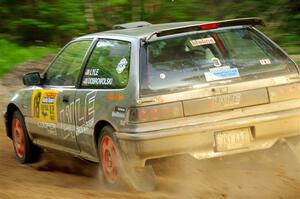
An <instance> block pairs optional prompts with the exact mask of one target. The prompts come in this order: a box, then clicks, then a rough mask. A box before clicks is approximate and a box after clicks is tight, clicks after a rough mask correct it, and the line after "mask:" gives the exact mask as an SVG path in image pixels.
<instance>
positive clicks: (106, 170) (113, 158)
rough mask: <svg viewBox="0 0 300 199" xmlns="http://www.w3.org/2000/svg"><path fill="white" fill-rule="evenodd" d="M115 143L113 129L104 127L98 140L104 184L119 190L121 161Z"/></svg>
mask: <svg viewBox="0 0 300 199" xmlns="http://www.w3.org/2000/svg"><path fill="white" fill-rule="evenodd" d="M116 143H117V142H116V139H115V137H114V134H113V129H112V128H111V127H110V126H105V127H104V128H103V129H102V130H101V134H100V137H99V140H98V151H99V159H100V165H101V169H102V175H103V178H104V182H105V184H106V185H108V187H110V188H119V187H120V186H121V182H122V180H121V160H120V155H119V150H118V147H117V144H116Z"/></svg>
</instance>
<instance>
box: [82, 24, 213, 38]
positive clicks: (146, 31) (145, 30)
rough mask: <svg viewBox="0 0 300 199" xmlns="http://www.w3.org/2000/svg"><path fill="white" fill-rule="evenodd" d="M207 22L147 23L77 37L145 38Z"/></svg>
mask: <svg viewBox="0 0 300 199" xmlns="http://www.w3.org/2000/svg"><path fill="white" fill-rule="evenodd" d="M207 22H208V21H188V22H175V23H162V24H149V25H146V26H143V27H136V28H127V29H118V30H109V31H104V32H99V33H93V34H89V35H85V36H82V37H79V38H86V37H93V38H95V37H101V36H108V35H115V36H124V37H133V38H145V37H148V36H150V35H151V34H153V33H154V32H157V31H162V30H165V29H172V28H179V27H184V26H190V25H199V24H204V23H207ZM79 38H78V39H79Z"/></svg>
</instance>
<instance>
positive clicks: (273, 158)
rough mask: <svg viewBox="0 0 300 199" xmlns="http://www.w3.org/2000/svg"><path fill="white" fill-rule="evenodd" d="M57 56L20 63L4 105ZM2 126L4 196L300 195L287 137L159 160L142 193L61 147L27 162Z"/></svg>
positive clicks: (8, 79) (0, 182)
mask: <svg viewBox="0 0 300 199" xmlns="http://www.w3.org/2000/svg"><path fill="white" fill-rule="evenodd" d="M51 59H52V57H51V56H49V57H46V58H45V59H44V60H42V61H39V62H29V63H25V64H22V65H19V66H18V67H17V68H16V69H15V70H13V71H11V72H10V73H9V74H7V75H6V76H5V77H3V78H2V79H1V81H0V90H1V93H0V107H1V110H3V109H4V107H5V105H6V103H7V101H8V100H9V98H10V97H11V96H12V94H13V92H14V91H15V90H16V89H19V88H21V87H22V82H21V79H22V75H23V74H24V73H26V72H29V71H33V70H37V71H41V70H43V69H44V68H45V67H46V66H47V64H48V63H49V61H50V60H51ZM0 127H1V131H0V161H1V163H0V199H10V198H30V199H41V198H57V199H60V198H72V199H77V198H107V199H129V198H130V199H148V198H149V199H150V198H151V199H152V198H154V199H155V198H156V199H169V198H176V199H181V198H184V199H185V198H189V199H198V198H203V199H207V198H209V199H224V198H228V199H231V198H232V199H234V198H245V199H248V198H249V199H252V198H253V199H254V198H255V199H257V198H276V199H277V198H278V199H297V198H300V163H299V160H300V156H299V155H298V157H297V152H300V150H298V149H297V148H292V149H291V148H290V147H288V145H287V144H286V143H285V142H280V143H277V144H276V145H275V146H273V147H272V148H270V149H268V150H264V151H258V152H250V153H244V154H240V155H233V156H227V157H223V158H214V159H208V160H201V161H199V160H195V159H193V158H192V157H174V158H171V159H168V160H163V161H160V162H158V161H157V162H156V161H153V162H152V164H153V167H154V171H155V174H156V178H157V179H156V180H157V182H158V183H157V186H156V189H155V191H153V192H146V193H142V192H136V191H133V190H130V189H126V188H124V189H123V190H120V191H112V190H109V189H107V188H105V186H104V185H103V183H102V181H101V173H100V174H99V172H98V167H97V165H96V164H94V163H90V162H87V161H84V160H81V159H78V158H74V157H71V156H69V155H66V154H62V153H59V152H56V151H48V150H45V152H44V153H43V155H42V157H41V160H40V162H38V163H36V164H31V165H21V164H19V163H18V162H17V161H16V159H15V154H14V151H13V147H12V143H11V140H9V138H7V137H6V135H5V130H4V122H3V119H2V118H1V126H0ZM295 143H296V142H295ZM295 143H293V144H295ZM298 154H299V153H298Z"/></svg>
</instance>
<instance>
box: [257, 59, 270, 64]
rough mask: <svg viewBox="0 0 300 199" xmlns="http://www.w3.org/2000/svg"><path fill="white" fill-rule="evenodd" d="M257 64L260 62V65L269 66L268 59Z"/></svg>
mask: <svg viewBox="0 0 300 199" xmlns="http://www.w3.org/2000/svg"><path fill="white" fill-rule="evenodd" d="M259 62H260V64H261V65H269V64H271V61H270V59H261V60H259Z"/></svg>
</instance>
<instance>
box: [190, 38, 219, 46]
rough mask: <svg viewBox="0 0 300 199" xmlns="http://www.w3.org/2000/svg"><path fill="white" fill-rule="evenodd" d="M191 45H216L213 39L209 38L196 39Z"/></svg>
mask: <svg viewBox="0 0 300 199" xmlns="http://www.w3.org/2000/svg"><path fill="white" fill-rule="evenodd" d="M190 43H191V44H192V46H204V45H208V44H215V43H216V42H215V40H214V38H212V37H208V38H203V39H195V40H191V41H190Z"/></svg>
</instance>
